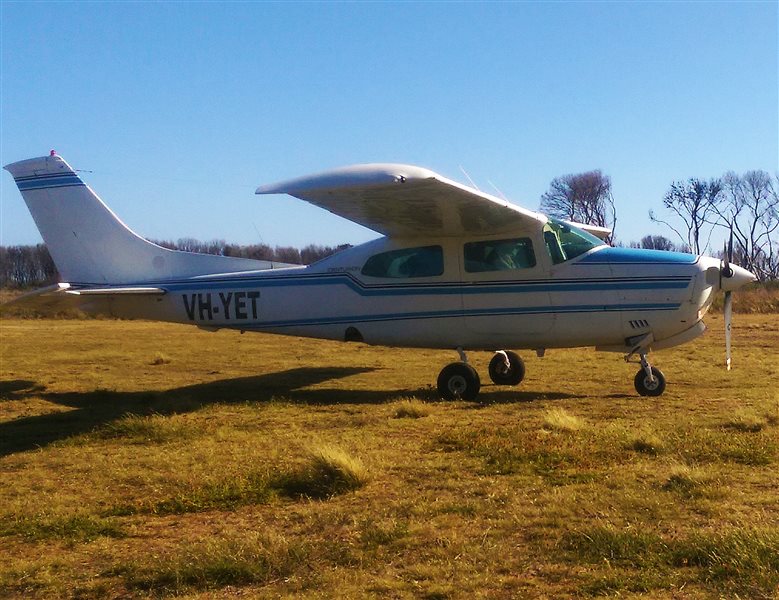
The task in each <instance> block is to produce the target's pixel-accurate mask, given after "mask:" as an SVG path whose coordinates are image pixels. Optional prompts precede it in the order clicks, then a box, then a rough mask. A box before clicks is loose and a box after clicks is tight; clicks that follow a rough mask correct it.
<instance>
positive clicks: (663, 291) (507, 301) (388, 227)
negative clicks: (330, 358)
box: [5, 151, 756, 401]
mask: <svg viewBox="0 0 779 600" xmlns="http://www.w3.org/2000/svg"><path fill="white" fill-rule="evenodd" d="M5 169H6V170H8V171H9V172H10V173H11V175H12V176H13V178H14V180H15V182H16V184H17V186H18V188H19V191H20V192H21V194H22V197H23V198H24V200H25V202H26V204H27V206H28V208H29V210H30V212H31V214H32V216H33V219H34V220H35V223H36V225H37V227H38V229H39V230H40V233H41V235H42V237H43V239H44V241H45V242H46V245H47V246H48V249H49V251H50V253H51V255H52V258H53V259H54V262H55V264H56V266H57V269H58V270H59V272H60V275H61V277H62V279H63V282H62V283H58V284H55V285H53V286H49V287H46V288H43V289H40V290H36V291H34V292H31V293H29V294H27V295H25V296H22V297H20V298H18V299H16V300H15V301H12V302H11V303H7V304H17V305H23V306H30V307H37V308H40V309H60V308H62V307H63V306H73V307H78V308H80V309H81V310H84V311H86V312H90V313H103V314H108V315H113V316H115V317H120V318H139V319H151V320H159V321H168V322H174V323H188V324H193V325H196V326H198V327H201V328H203V329H206V330H210V331H213V330H217V329H220V328H227V329H236V330H240V331H241V332H245V331H261V332H269V333H276V334H285V335H294V336H303V337H311V338H323V339H330V340H340V341H344V342H364V343H366V344H375V345H385V346H397V347H418V348H439V349H450V350H453V351H456V352H457V353H458V355H459V360H457V361H456V362H452V363H450V364H448V365H446V366H445V367H444V368H443V369H442V370H441V371H440V374H439V375H438V379H437V389H438V392H439V394H440V396H441V397H442V398H443V399H447V400H453V399H464V400H469V401H471V400H475V399H476V397H477V395H478V393H479V389H480V386H481V382H480V378H479V374H478V372H477V371H476V370H475V369H474V368H473V366H472V365H471V364H470V363H469V362H468V357H467V354H466V352H470V351H491V352H494V354H493V357H492V359H491V361H490V363H489V369H488V370H489V377H490V379H491V380H492V381H493V383H495V384H497V385H506V386H515V385H518V384H519V383H520V382H521V381H522V379H523V377H524V375H525V365H524V362H523V361H522V359H521V358H520V356H519V355H518V354H517V353H516V352H515V350H530V351H533V350H535V351H536V353H537V354H538V356H543V355H544V353H545V351H546V350H547V349H550V348H575V347H590V346H594V347H595V348H596V350H604V351H612V352H620V353H624V354H625V360H628V361H630V360H634V359H635V357H638V362H639V363H640V365H641V366H640V368H639V370H638V372H637V374H636V376H635V379H634V385H635V389H636V391H637V392H638V394H639V395H641V396H660V395H661V394H662V393H663V392H664V390H665V387H666V379H665V376H664V374H663V373H662V372H661V371H660V370H659V369H658V368H657V367H655V366H652V365H651V364H650V362H649V359H648V354H649V352H650V351H653V350H662V349H665V348H670V347H672V346H677V345H679V344H684V343H686V342H689V341H691V340H693V339H695V338H697V337H698V336H699V335H701V334H702V333H703V332H704V330H705V329H706V327H705V325H704V323H703V317H704V315H705V314H706V312H707V311H708V309H709V308H710V306H711V303H712V301H713V299H714V297H715V294H716V293H717V292H718V291H720V290H722V291H724V292H725V322H726V356H727V360H726V363H727V366H728V369H729V368H730V362H731V349H730V347H731V343H730V330H731V319H732V299H731V292H733V291H734V290H737V289H739V288H741V287H742V286H744V285H745V284H747V283H749V282H752V281H754V280H755V279H756V278H755V276H754V275H753V274H752V273H750V272H749V271H747V270H746V269H743V268H741V267H739V266H737V265H734V264H731V262H730V256H727V257H726V258H724V259H718V258H714V257H708V256H696V255H692V254H685V253H676V252H663V251H656V250H643V249H633V248H619V247H611V246H609V245H607V244H606V243H604V241H603V238H605V237H606V236H607V235H608V234H609V233H610V231H609V230H608V229H605V228H602V227H594V226H591V225H587V224H581V223H573V222H568V221H563V220H560V219H556V218H553V217H548V216H546V215H544V214H541V213H539V212H534V211H531V210H527V209H525V208H522V207H520V206H517V205H514V204H511V203H509V202H508V201H506V200H504V199H500V198H497V197H495V196H492V195H489V194H486V193H484V192H482V191H479V190H477V189H474V188H472V187H468V186H466V185H462V184H460V183H457V182H455V181H453V180H450V179H447V178H446V177H443V176H441V175H438V174H437V173H434V172H433V171H430V170H428V169H425V168H421V167H416V166H411V165H401V164H365V165H355V166H350V167H344V168H340V169H335V170H331V171H327V172H324V173H319V174H316V175H311V176H307V177H302V178H298V179H293V180H290V181H284V182H281V183H276V184H272V185H266V186H261V187H259V188H257V190H256V193H257V194H289V195H292V196H295V197H297V198H300V199H302V200H305V201H307V202H309V203H311V204H313V205H315V206H318V207H321V208H323V209H326V210H328V211H330V212H332V213H334V214H336V215H339V216H341V217H344V218H346V219H349V220H351V221H353V222H355V223H358V224H360V225H363V226H365V227H367V228H369V229H372V230H373V231H375V232H377V233H379V234H381V237H379V238H377V239H375V240H373V241H370V242H367V243H364V244H361V245H358V246H355V247H352V248H349V249H347V250H344V251H341V252H339V253H337V254H335V255H333V256H330V257H327V258H325V259H323V260H320V261H318V262H316V263H314V264H311V265H308V266H300V265H290V264H281V263H275V262H272V261H258V260H250V259H243V258H233V257H226V256H215V255H205V254H196V253H189V252H181V251H175V250H169V249H166V248H162V247H160V246H158V245H156V244H153V243H151V242H149V241H147V240H146V239H144V238H142V237H141V236H139V235H137V234H136V233H134V232H133V231H132V230H131V229H130V228H129V227H127V226H126V225H125V224H124V223H123V222H122V221H121V220H120V219H119V218H118V217H117V216H116V215H115V214H114V213H113V212H112V211H111V210H110V209H109V208H108V207H107V206H106V205H105V204H104V203H103V202H102V201H101V200H100V198H99V197H98V196H97V195H96V194H95V193H94V192H93V191H92V189H91V188H89V187H88V186H87V185H86V184H85V183H84V182H83V181H82V179H81V176H80V175H79V174H78V173H77V172H76V171H75V170H74V169H73V168H72V167H71V166H70V165H69V164H68V163H67V162H66V161H65V160H64V159H63V158H62V157H61V156H59V155H57V154H56V153H55V152H54V151H52V152H51V154H50V155H49V156H44V157H40V158H32V159H28V160H23V161H20V162H15V163H13V164H9V165H7V166H6V167H5ZM731 253H732V245H731V251H730V252H729V253H728V255H730V254H731Z"/></svg>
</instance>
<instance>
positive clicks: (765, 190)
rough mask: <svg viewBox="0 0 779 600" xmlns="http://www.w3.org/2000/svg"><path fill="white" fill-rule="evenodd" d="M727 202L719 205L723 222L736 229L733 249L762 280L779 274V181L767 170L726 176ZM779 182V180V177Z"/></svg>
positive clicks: (739, 260) (741, 263) (724, 224)
mask: <svg viewBox="0 0 779 600" xmlns="http://www.w3.org/2000/svg"><path fill="white" fill-rule="evenodd" d="M723 184H724V191H725V202H724V203H723V204H722V205H721V206H718V207H717V213H718V215H719V217H720V224H721V225H723V226H724V227H726V228H727V229H728V230H732V231H733V242H734V243H733V246H734V248H733V253H734V256H736V257H737V258H738V262H739V264H740V265H741V266H743V267H744V268H746V269H748V270H750V271H752V273H754V274H755V275H756V276H757V278H758V280H759V281H766V280H767V279H775V278H777V276H779V247H778V246H777V245H776V244H775V243H774V242H775V240H776V238H777V237H779V234H778V233H777V230H779V196H778V194H777V192H779V185H775V184H774V181H773V180H772V178H771V176H770V175H769V174H768V173H766V172H765V171H747V172H746V173H744V174H743V175H741V176H739V175H738V174H736V173H733V172H732V171H731V172H728V173H726V174H725V176H724V177H723ZM777 184H779V181H777Z"/></svg>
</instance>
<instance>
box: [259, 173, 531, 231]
mask: <svg viewBox="0 0 779 600" xmlns="http://www.w3.org/2000/svg"><path fill="white" fill-rule="evenodd" d="M256 193H257V194H289V195H291V196H295V197H296V198H300V199H301V200H305V201H306V202H309V203H311V204H314V205H315V206H318V207H320V208H324V209H326V210H328V211H330V212H332V213H334V214H336V215H338V216H340V217H343V218H345V219H349V220H350V221H353V222H355V223H357V224H359V225H362V226H364V227H367V228H369V229H372V230H373V231H376V232H378V233H381V234H383V235H387V236H393V237H423V236H428V237H430V236H462V235H474V234H475V235H479V234H492V233H496V234H498V233H508V232H511V231H516V230H517V229H525V228H528V227H533V226H537V224H538V223H544V222H546V217H545V216H544V215H542V214H540V213H536V212H532V211H529V210H527V209H524V208H521V207H519V206H516V205H514V204H511V203H509V202H506V201H505V200H501V199H500V198H497V197H495V196H491V195H490V194H485V193H483V192H480V191H478V190H475V189H473V188H470V187H468V186H465V185H462V184H460V183H457V182H455V181H452V180H450V179H447V178H445V177H442V176H441V175H438V174H437V173H434V172H433V171H430V170H428V169H424V168H421V167H415V166H411V165H398V164H368V165H354V166H351V167H343V168H341V169H335V170H332V171H327V172H324V173H319V174H317V175H311V176H308V177H301V178H298V179H292V180H289V181H284V182H281V183H276V184H272V185H266V186H261V187H259V188H257V192H256Z"/></svg>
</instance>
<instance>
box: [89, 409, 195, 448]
mask: <svg viewBox="0 0 779 600" xmlns="http://www.w3.org/2000/svg"><path fill="white" fill-rule="evenodd" d="M195 431H196V430H195V428H194V427H193V425H192V424H191V423H190V422H188V421H187V419H186V418H185V417H183V416H181V415H171V416H164V415H159V414H152V415H136V414H125V415H124V416H122V417H120V418H119V419H116V420H114V421H111V422H109V423H106V424H105V425H103V426H102V427H100V428H99V429H97V430H96V431H95V432H94V434H93V435H94V437H97V438H98V439H124V440H127V441H129V442H131V443H134V444H162V443H166V442H173V441H179V440H187V439H189V438H191V437H192V436H193V435H194V434H195Z"/></svg>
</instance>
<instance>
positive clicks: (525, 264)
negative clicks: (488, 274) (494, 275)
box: [463, 238, 536, 273]
mask: <svg viewBox="0 0 779 600" xmlns="http://www.w3.org/2000/svg"><path fill="white" fill-rule="evenodd" d="M463 252H464V255H465V270H466V271H467V272H468V273H483V272H485V271H511V270H515V269H530V268H532V267H535V266H536V255H535V253H534V252H533V243H532V242H531V241H530V238H516V239H510V240H489V241H486V242H469V243H467V244H465V246H464V250H463Z"/></svg>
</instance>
